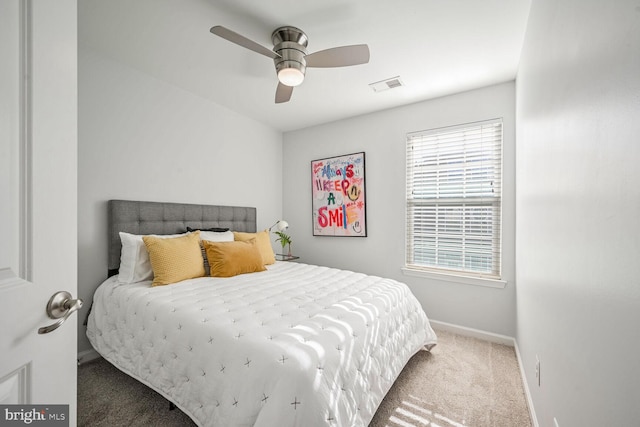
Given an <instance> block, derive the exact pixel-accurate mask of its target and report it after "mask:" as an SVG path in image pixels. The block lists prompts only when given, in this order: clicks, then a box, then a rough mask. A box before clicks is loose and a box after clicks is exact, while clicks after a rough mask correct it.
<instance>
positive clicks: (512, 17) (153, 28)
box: [78, 0, 531, 131]
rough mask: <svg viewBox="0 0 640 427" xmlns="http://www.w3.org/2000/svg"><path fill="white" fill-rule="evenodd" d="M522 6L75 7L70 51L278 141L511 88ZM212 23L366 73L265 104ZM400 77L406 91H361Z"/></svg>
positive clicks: (173, 1)
mask: <svg viewBox="0 0 640 427" xmlns="http://www.w3.org/2000/svg"><path fill="white" fill-rule="evenodd" d="M530 3H531V0H482V1H480V0H394V1H391V0H382V1H373V0H323V1H318V0H268V1H256V0H81V1H79V2H78V4H79V6H78V7H79V12H78V15H79V30H78V32H79V34H78V38H79V42H80V44H81V45H83V46H84V47H88V48H90V49H92V50H95V51H97V52H98V53H100V54H102V55H104V56H106V57H109V58H111V59H113V60H115V61H118V62H122V63H125V64H127V65H128V66H130V67H132V68H135V69H137V70H139V71H142V72H144V73H147V74H150V75H152V76H154V77H156V78H158V79H161V80H163V81H166V82H169V83H170V84H172V85H175V86H177V87H180V88H182V89H184V90H187V91H189V92H192V93H195V94H197V95H198V96H202V97H204V98H208V99H210V100H212V101H214V102H215V103H217V104H220V105H222V106H225V107H227V108H229V109H231V110H234V111H236V112H238V113H240V114H242V115H244V116H247V117H251V118H253V119H255V120H258V121H260V122H263V123H265V124H268V125H269V126H271V127H273V128H275V129H278V130H281V131H289V130H295V129H300V128H305V127H308V126H313V125H316V124H320V123H326V122H330V121H334V120H338V119H342V118H345V117H351V116H356V115H360V114H364V113H369V112H373V111H378V110H383V109H387V108H392V107H396V106H400V105H404V104H409V103H413V102H417V101H422V100H426V99H430V98H435V97H439V96H443V95H448V94H452V93H457V92H462V91H466V90H470V89H474V88H478V87H483V86H488V85H491V84H495V83H501V82H505V81H509V80H513V79H514V78H515V76H516V71H517V67H518V61H519V58H520V50H521V48H522V41H523V39H524V33H525V29H526V23H527V18H528V14H529V7H530ZM214 25H222V26H225V27H227V28H229V29H231V30H234V31H236V32H238V33H240V34H243V35H244V36H246V37H248V38H250V39H251V40H254V41H256V42H258V43H260V44H262V45H263V46H266V47H268V48H272V47H273V45H272V44H271V33H272V32H273V30H274V29H276V28H277V27H279V26H282V25H293V26H296V27H298V28H301V29H302V30H303V31H305V33H306V34H307V36H308V37H309V45H308V51H309V52H310V53H312V52H316V51H318V50H323V49H327V48H331V47H336V46H342V45H350V44H360V43H367V44H368V45H369V49H370V51H371V60H370V62H369V63H368V64H366V65H359V66H354V67H345V68H330V69H319V68H313V69H308V70H307V77H306V79H305V81H304V83H303V84H302V85H301V86H299V87H297V88H296V89H295V90H294V92H293V96H292V98H291V101H290V102H288V103H285V104H275V103H274V94H275V89H276V86H277V78H276V75H275V69H274V65H273V61H272V60H270V59H269V58H267V57H264V56H261V55H259V54H257V53H254V52H252V51H249V50H247V49H244V48H242V47H240V46H237V45H235V44H232V43H230V42H228V41H226V40H224V39H221V38H219V37H217V36H214V35H212V34H211V33H210V32H209V29H210V28H211V27H212V26H214ZM395 76H400V79H401V80H402V81H403V82H404V84H405V86H403V87H400V88H397V89H392V90H388V91H384V92H379V93H375V92H373V91H372V90H371V88H369V86H368V84H369V83H373V82H376V81H379V80H383V79H387V78H390V77H395Z"/></svg>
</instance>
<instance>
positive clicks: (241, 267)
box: [202, 239, 266, 277]
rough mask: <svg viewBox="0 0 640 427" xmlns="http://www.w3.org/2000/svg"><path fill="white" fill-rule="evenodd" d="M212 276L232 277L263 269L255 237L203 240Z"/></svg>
mask: <svg viewBox="0 0 640 427" xmlns="http://www.w3.org/2000/svg"><path fill="white" fill-rule="evenodd" d="M202 245H203V246H204V250H205V251H206V253H207V259H208V260H209V266H210V271H211V276H212V277H232V276H236V275H238V274H244V273H256V272H258V271H265V270H266V268H265V267H264V264H263V262H262V255H260V251H259V250H258V246H257V244H256V239H251V240H245V241H237V242H210V241H208V240H203V241H202Z"/></svg>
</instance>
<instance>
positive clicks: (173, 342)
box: [87, 200, 437, 427]
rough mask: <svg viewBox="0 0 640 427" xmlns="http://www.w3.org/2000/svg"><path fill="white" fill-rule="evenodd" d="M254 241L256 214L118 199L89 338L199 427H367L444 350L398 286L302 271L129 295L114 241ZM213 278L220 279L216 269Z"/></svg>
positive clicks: (274, 269) (201, 280)
mask: <svg viewBox="0 0 640 427" xmlns="http://www.w3.org/2000/svg"><path fill="white" fill-rule="evenodd" d="M187 227H190V228H191V229H196V228H200V229H201V228H210V227H221V228H230V229H233V230H238V231H242V232H246V233H253V232H255V231H256V210H255V208H247V207H223V206H204V205H187V204H176V203H155V202H136V201H122V200H112V201H110V202H109V275H110V277H109V278H108V279H107V280H106V281H105V282H104V283H102V284H101V285H100V286H99V288H98V289H97V290H96V292H95V295H94V299H93V307H92V310H91V313H90V316H89V319H88V325H87V336H88V338H89V340H90V342H91V344H92V345H93V347H94V348H95V349H96V350H97V351H98V353H100V354H101V355H102V356H103V357H104V358H105V359H106V360H108V361H109V362H110V363H112V364H113V365H115V366H116V367H117V368H119V369H120V370H122V371H123V372H125V373H126V374H128V375H130V376H132V377H134V378H136V379H137V380H138V381H141V382H142V383H144V384H146V385H148V386H149V387H151V388H153V389H154V390H156V391H157V392H159V393H160V394H162V395H163V396H165V397H166V398H167V399H168V400H170V401H171V402H173V403H174V404H175V405H176V406H178V407H179V408H180V409H181V410H183V411H184V412H185V413H186V414H187V415H189V416H190V417H191V418H192V419H193V420H194V422H195V423H196V424H198V425H201V426H225V427H226V426H258V427H262V426H264V427H267V426H268V427H271V426H366V425H368V424H369V422H370V421H371V419H372V417H373V415H374V414H375V412H376V410H377V408H378V405H379V404H380V402H381V401H382V399H383V398H384V396H385V394H386V393H387V392H388V391H389V389H390V388H391V386H392V385H393V382H394V381H395V380H396V378H397V377H398V375H399V374H400V372H401V371H402V369H403V367H404V366H405V364H406V363H407V362H408V360H409V359H410V358H411V357H412V356H413V355H414V354H415V353H416V352H418V351H420V350H421V349H423V348H426V349H427V350H428V349H430V348H431V347H433V346H434V345H435V344H436V339H437V338H436V335H435V333H434V332H433V330H432V329H431V327H430V325H429V322H428V319H427V316H426V315H425V313H424V311H423V310H422V308H421V306H420V304H419V302H418V301H417V300H416V298H415V297H414V296H413V294H412V293H411V292H410V290H409V288H408V287H407V286H406V285H404V284H402V283H400V282H397V281H395V280H392V279H385V278H381V277H376V276H368V275H364V274H360V273H356V272H351V271H346V270H338V269H333V268H328V267H322V266H314V265H307V264H302V263H295V262H282V261H277V262H274V263H273V264H269V265H267V266H266V267H265V269H264V270H263V271H259V272H253V273H246V274H239V275H236V276H233V277H228V278H226V277H225V278H221V277H196V278H192V279H187V280H183V281H180V282H179V283H175V284H169V285H166V286H153V287H152V286H151V281H150V280H143V281H140V282H136V283H121V281H120V280H119V275H118V274H115V273H116V272H117V271H118V270H119V268H120V257H121V250H122V249H121V248H122V246H121V245H122V241H121V238H120V235H119V233H120V232H125V233H131V234H135V235H147V234H169V235H171V234H180V233H183V232H184V231H185V230H186V228H187ZM212 268H213V267H212Z"/></svg>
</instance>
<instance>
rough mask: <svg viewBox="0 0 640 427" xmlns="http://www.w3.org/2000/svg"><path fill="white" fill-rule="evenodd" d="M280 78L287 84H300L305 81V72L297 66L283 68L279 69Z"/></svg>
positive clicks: (281, 81)
mask: <svg viewBox="0 0 640 427" xmlns="http://www.w3.org/2000/svg"><path fill="white" fill-rule="evenodd" d="M278 80H279V81H280V83H282V84H283V85H285V86H298V85H299V84H301V83H302V82H303V81H304V73H303V72H302V71H300V70H298V69H297V68H283V69H281V70H280V71H278Z"/></svg>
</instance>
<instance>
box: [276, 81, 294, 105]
mask: <svg viewBox="0 0 640 427" xmlns="http://www.w3.org/2000/svg"><path fill="white" fill-rule="evenodd" d="M292 93H293V86H287V85H283V84H282V83H280V82H278V88H277V89H276V104H282V103H283V102H289V100H290V99H291V94H292Z"/></svg>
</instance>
